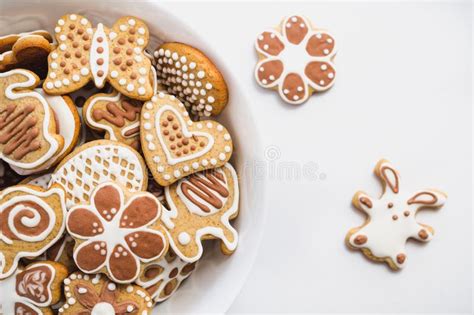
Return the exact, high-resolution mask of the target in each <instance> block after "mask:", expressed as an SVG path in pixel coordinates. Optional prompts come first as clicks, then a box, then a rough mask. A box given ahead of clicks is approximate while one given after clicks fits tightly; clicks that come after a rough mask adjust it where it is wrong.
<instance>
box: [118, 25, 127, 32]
mask: <svg viewBox="0 0 474 315" xmlns="http://www.w3.org/2000/svg"><path fill="white" fill-rule="evenodd" d="M119 29H120V30H121V31H122V32H125V31H126V30H127V25H125V24H121V25H120V26H119Z"/></svg>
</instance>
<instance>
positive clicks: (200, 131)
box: [140, 92, 233, 186]
mask: <svg viewBox="0 0 474 315" xmlns="http://www.w3.org/2000/svg"><path fill="white" fill-rule="evenodd" d="M140 119H141V120H140V142H141V145H142V150H143V154H144V156H145V160H146V163H147V165H148V167H149V168H150V171H151V173H152V175H153V178H154V179H155V180H156V181H157V182H158V184H160V185H161V186H169V185H171V184H172V183H174V182H176V181H177V180H179V179H180V178H183V177H185V176H187V175H190V174H193V173H196V172H199V171H202V170H206V169H213V168H216V167H220V166H222V165H224V164H225V163H226V162H227V161H228V160H229V159H230V157H231V155H232V150H233V145H232V138H231V136H230V134H229V132H228V131H227V130H226V128H224V126H222V125H221V124H219V123H217V122H215V121H210V120H205V121H199V122H193V121H192V120H191V119H190V118H189V115H188V112H187V111H186V109H185V107H184V105H183V103H181V102H180V101H179V100H178V99H177V98H176V97H174V96H172V95H167V94H165V93H162V92H160V93H158V94H157V95H155V96H153V97H152V99H151V100H150V101H149V102H146V103H145V104H144V105H143V108H142V112H141V118H140Z"/></svg>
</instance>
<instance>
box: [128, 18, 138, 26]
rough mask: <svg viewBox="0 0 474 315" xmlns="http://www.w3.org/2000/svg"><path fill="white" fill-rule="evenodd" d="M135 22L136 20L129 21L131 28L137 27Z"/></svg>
mask: <svg viewBox="0 0 474 315" xmlns="http://www.w3.org/2000/svg"><path fill="white" fill-rule="evenodd" d="M135 23H136V22H135V20H134V19H130V20H128V24H130V25H131V26H134V25H135Z"/></svg>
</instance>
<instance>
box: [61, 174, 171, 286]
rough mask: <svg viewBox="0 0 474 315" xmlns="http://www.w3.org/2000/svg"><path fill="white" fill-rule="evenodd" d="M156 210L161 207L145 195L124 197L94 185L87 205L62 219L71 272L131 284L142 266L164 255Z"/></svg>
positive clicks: (112, 187) (111, 187)
mask: <svg viewBox="0 0 474 315" xmlns="http://www.w3.org/2000/svg"><path fill="white" fill-rule="evenodd" d="M161 211H162V206H161V203H160V202H159V201H158V199H157V198H156V197H155V196H153V195H152V194H151V193H149V192H135V193H130V192H129V191H128V190H127V189H126V188H123V187H120V186H119V185H117V184H115V183H113V182H107V183H104V184H101V185H99V186H97V187H96V188H95V190H94V191H93V193H92V196H91V200H90V203H89V204H80V205H77V206H75V207H73V208H72V209H70V210H69V212H68V214H67V219H66V227H67V230H68V232H69V234H70V235H71V236H72V237H73V238H74V240H75V241H76V245H75V248H74V261H75V262H76V265H77V267H79V269H81V270H82V271H83V272H86V273H97V272H102V273H106V274H107V276H108V277H109V278H110V279H112V280H113V281H114V282H117V283H131V282H133V281H135V280H136V279H137V277H138V275H139V272H140V268H141V267H142V266H143V264H145V263H148V262H151V261H154V260H158V259H160V258H161V257H162V256H164V254H165V253H166V251H167V250H168V240H167V239H166V237H165V232H164V228H163V226H162V223H161V221H160V220H159V218H160V215H161Z"/></svg>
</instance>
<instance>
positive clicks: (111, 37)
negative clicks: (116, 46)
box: [109, 32, 117, 40]
mask: <svg viewBox="0 0 474 315" xmlns="http://www.w3.org/2000/svg"><path fill="white" fill-rule="evenodd" d="M116 37H117V33H115V32H110V33H109V38H110V39H111V40H113V39H115V38H116Z"/></svg>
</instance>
